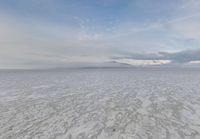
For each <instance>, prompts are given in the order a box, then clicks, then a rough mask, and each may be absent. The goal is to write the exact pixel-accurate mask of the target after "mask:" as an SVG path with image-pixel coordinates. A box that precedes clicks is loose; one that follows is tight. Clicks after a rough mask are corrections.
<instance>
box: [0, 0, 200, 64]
mask: <svg viewBox="0 0 200 139" xmlns="http://www.w3.org/2000/svg"><path fill="white" fill-rule="evenodd" d="M199 7H200V1H198V0H190V1H188V0H167V1H164V0H0V21H1V22H0V67H1V68H40V67H65V66H74V65H76V66H77V65H81V66H88V65H92V64H96V65H98V64H99V65H102V63H104V64H105V63H122V64H124V63H125V64H131V65H134V64H136V65H146V64H147V65H148V64H152V63H153V64H158V65H159V64H163V63H164V64H165V63H167V64H168V63H173V64H174V63H177V62H178V61H179V62H178V64H180V61H184V62H182V63H181V64H188V63H198V61H199V60H200V59H198V58H197V57H196V56H195V58H194V59H193V58H191V55H192V54H193V53H194V54H196V55H198V53H197V52H198V50H199V49H200V33H199V32H200V24H199V22H200V14H199V13H200V8H199ZM160 52H165V53H168V54H170V55H175V56H173V57H177V55H179V54H180V53H181V54H184V55H185V57H188V55H190V56H189V57H190V58H189V60H180V58H177V59H179V60H175V59H174V58H172V57H169V55H166V54H165V55H162V54H163V53H160ZM191 53H192V54H191ZM135 55H137V59H136V58H135ZM138 55H140V56H141V59H140V57H138ZM149 55H154V57H153V58H152V57H149ZM161 55H162V56H161ZM144 57H145V58H144ZM181 57H183V56H182V55H181ZM159 58H160V59H159ZM155 60H157V61H155ZM152 61H153V62H152ZM194 61H195V62H194ZM127 62H128V63H127ZM111 65H112V64H111Z"/></svg>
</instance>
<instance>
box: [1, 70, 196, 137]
mask: <svg viewBox="0 0 200 139" xmlns="http://www.w3.org/2000/svg"><path fill="white" fill-rule="evenodd" d="M0 138H1V139H200V71H198V70H191V69H189V70H188V69H187V70H184V69H181V70H180V69H178V70H170V69H168V70H167V69H165V70H163V69H142V70H140V69H82V70H55V71H54V70H52V71H1V72H0Z"/></svg>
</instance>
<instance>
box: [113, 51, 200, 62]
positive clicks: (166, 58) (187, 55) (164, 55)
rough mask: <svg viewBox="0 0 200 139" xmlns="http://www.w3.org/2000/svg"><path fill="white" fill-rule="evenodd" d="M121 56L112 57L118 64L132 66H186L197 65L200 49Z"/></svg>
mask: <svg viewBox="0 0 200 139" xmlns="http://www.w3.org/2000/svg"><path fill="white" fill-rule="evenodd" d="M123 55H124V56H121V57H113V60H114V61H116V62H119V63H123V62H124V63H130V64H132V65H134V64H135V65H159V64H160V65H162V64H188V63H198V61H200V49H197V50H184V51H179V52H173V53H170V52H159V53H146V54H145V53H142V54H139V53H132V54H131V53H126V54H123Z"/></svg>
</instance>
